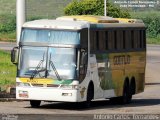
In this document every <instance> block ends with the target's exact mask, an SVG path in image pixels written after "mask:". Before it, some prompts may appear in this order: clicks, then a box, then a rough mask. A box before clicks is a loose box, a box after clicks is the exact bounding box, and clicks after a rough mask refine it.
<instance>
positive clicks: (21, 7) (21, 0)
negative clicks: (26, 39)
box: [16, 0, 26, 45]
mask: <svg viewBox="0 0 160 120" xmlns="http://www.w3.org/2000/svg"><path fill="white" fill-rule="evenodd" d="M25 7H26V4H25V0H17V4H16V17H17V18H16V24H17V45H18V43H19V40H20V34H21V29H22V25H23V24H24V23H25V21H26V14H25V12H26V9H25Z"/></svg>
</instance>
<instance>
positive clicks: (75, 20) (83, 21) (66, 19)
mask: <svg viewBox="0 0 160 120" xmlns="http://www.w3.org/2000/svg"><path fill="white" fill-rule="evenodd" d="M88 24H90V28H117V27H118V28H124V27H125V28H126V27H135V28H138V27H145V25H144V23H143V21H142V20H138V19H127V18H112V17H105V16H92V15H89V16H88V15H79V16H78V15H77V16H63V17H59V18H57V19H56V20H48V19H42V20H34V21H30V22H26V23H25V24H24V25H23V27H25V28H40V29H41V28H43V29H68V30H80V29H83V28H88V27H89V26H88Z"/></svg>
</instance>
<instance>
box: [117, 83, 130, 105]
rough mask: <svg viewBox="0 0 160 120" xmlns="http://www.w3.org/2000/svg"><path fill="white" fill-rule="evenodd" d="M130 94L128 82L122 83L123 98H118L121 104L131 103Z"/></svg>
mask: <svg viewBox="0 0 160 120" xmlns="http://www.w3.org/2000/svg"><path fill="white" fill-rule="evenodd" d="M131 99H132V94H131V92H130V86H129V83H128V82H125V83H124V87H123V96H121V97H120V98H119V100H120V103H121V104H128V103H130V102H131Z"/></svg>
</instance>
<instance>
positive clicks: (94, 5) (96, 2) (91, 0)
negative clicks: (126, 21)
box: [64, 0, 130, 18]
mask: <svg viewBox="0 0 160 120" xmlns="http://www.w3.org/2000/svg"><path fill="white" fill-rule="evenodd" d="M64 12H65V14H66V15H101V16H103V15H104V0H81V1H77V0H74V1H73V2H71V3H70V4H68V5H67V6H66V7H65V8H64ZM107 15H108V16H111V17H116V18H118V17H120V18H130V14H129V13H128V11H124V10H122V9H120V8H119V7H117V6H114V5H113V4H111V3H109V2H107Z"/></svg>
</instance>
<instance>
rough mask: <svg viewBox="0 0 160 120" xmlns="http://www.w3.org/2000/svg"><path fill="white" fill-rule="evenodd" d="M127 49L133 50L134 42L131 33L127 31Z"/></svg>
mask: <svg viewBox="0 0 160 120" xmlns="http://www.w3.org/2000/svg"><path fill="white" fill-rule="evenodd" d="M125 42H126V49H131V48H132V42H131V31H130V30H127V31H126V41H125Z"/></svg>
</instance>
